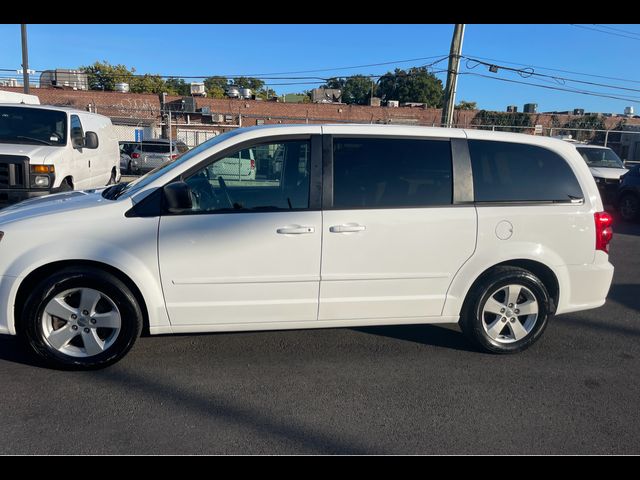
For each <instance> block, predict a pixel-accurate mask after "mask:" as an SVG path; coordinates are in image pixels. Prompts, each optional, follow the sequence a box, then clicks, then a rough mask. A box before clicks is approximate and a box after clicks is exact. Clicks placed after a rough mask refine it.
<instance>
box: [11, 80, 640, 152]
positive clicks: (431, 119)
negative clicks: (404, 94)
mask: <svg viewBox="0 0 640 480" xmlns="http://www.w3.org/2000/svg"><path fill="white" fill-rule="evenodd" d="M0 88H1V89H3V90H7V91H14V92H20V91H21V88H17V87H0ZM31 93H32V94H34V95H37V96H38V97H39V98H40V102H41V103H42V104H48V105H61V106H70V107H75V108H79V109H83V110H90V111H96V112H98V113H101V114H103V115H106V116H108V117H110V118H111V119H112V121H113V123H114V125H116V127H117V128H118V129H119V132H120V134H119V136H121V137H122V140H132V139H133V131H134V130H135V129H140V128H142V129H145V137H146V138H148V135H152V136H167V135H168V130H169V128H170V129H171V136H172V137H173V138H181V139H183V140H186V141H187V144H189V145H191V146H192V145H194V144H197V143H200V142H201V141H202V140H204V139H206V138H209V137H211V136H213V135H217V134H219V133H221V132H224V131H227V130H231V129H234V128H238V127H247V126H254V125H261V124H277V123H343V122H346V123H351V122H353V123H389V124H407V125H426V126H436V125H438V124H439V123H440V117H441V110H440V109H435V108H424V107H421V106H418V107H399V108H394V107H386V106H385V107H383V106H360V105H346V104H335V103H330V104H322V103H278V102H271V101H259V100H242V99H212V98H203V97H193V101H195V108H187V110H184V111H177V110H174V111H172V115H171V127H169V122H168V118H167V116H166V115H163V111H162V95H156V94H137V93H119V92H102V91H95V90H90V91H79V90H64V89H55V88H34V89H33V90H32V92H31ZM183 98H184V97H178V96H170V95H167V96H165V98H164V101H165V102H166V105H172V106H173V107H172V108H175V106H176V105H179V104H180V103H181V101H182V100H183ZM186 98H187V99H190V98H192V97H186ZM191 101H192V100H188V101H187V103H190V102H191ZM189 107H190V106H189ZM476 113H477V112H476V111H473V110H456V111H455V113H454V124H455V125H456V126H459V127H468V126H470V125H472V121H473V119H474V117H475V116H476ZM521 115H522V114H521ZM528 115H531V116H532V117H533V118H532V119H531V121H530V123H531V125H541V126H542V127H543V129H545V131H548V129H549V128H552V127H553V128H556V129H557V128H558V125H562V124H565V123H567V122H569V121H571V120H572V119H575V118H577V117H578V116H573V115H569V114H554V115H552V114H544V113H535V114H528ZM602 121H603V123H604V126H605V128H607V129H614V128H615V127H616V126H617V125H619V122H620V121H621V118H618V117H613V116H610V117H602ZM625 123H626V124H627V125H630V126H631V125H639V126H640V119H636V118H625ZM522 131H523V133H533V131H534V129H533V127H531V128H525V129H522ZM147 132H149V133H147Z"/></svg>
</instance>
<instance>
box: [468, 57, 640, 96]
mask: <svg viewBox="0 0 640 480" xmlns="http://www.w3.org/2000/svg"><path fill="white" fill-rule="evenodd" d="M463 57H464V58H466V59H467V68H469V69H473V68H475V67H477V66H478V65H485V66H487V67H497V68H498V69H502V70H507V71H511V72H516V73H518V74H519V75H520V76H521V77H523V78H527V77H531V76H535V77H543V78H547V79H551V80H553V81H556V83H560V84H562V85H564V82H573V83H581V84H584V85H592V86H594V87H605V88H613V89H615V90H624V91H628V92H640V89H638V88H628V87H621V86H618V85H610V84H606V83H598V82H588V81H586V80H577V79H574V78H568V77H559V76H555V75H546V74H544V73H537V72H535V71H534V70H533V68H531V67H528V68H527V69H524V70H523V69H517V68H511V67H505V66H502V65H493V64H490V63H487V62H483V61H481V60H478V59H475V58H471V57H467V56H464V55H463ZM469 61H471V62H476V65H474V66H473V67H469V66H468V62H469Z"/></svg>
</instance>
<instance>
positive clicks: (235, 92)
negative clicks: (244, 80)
mask: <svg viewBox="0 0 640 480" xmlns="http://www.w3.org/2000/svg"><path fill="white" fill-rule="evenodd" d="M227 97H229V98H239V97H240V89H239V88H238V87H234V86H231V87H227Z"/></svg>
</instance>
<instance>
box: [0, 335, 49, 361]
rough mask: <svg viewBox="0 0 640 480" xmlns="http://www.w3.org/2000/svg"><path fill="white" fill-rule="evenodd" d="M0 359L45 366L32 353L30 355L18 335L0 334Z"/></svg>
mask: <svg viewBox="0 0 640 480" xmlns="http://www.w3.org/2000/svg"><path fill="white" fill-rule="evenodd" d="M0 360H5V361H8V362H13V363H19V364H22V365H29V366H31V367H40V368H46V367H45V366H44V364H42V363H40V362H39V361H38V360H37V358H35V356H34V355H31V353H30V352H29V351H28V350H27V347H26V346H25V345H24V344H23V343H22V342H21V341H20V340H19V339H18V337H15V336H13V335H0Z"/></svg>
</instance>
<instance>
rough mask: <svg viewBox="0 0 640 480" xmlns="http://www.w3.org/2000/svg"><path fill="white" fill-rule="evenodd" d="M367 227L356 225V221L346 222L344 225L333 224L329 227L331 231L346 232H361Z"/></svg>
mask: <svg viewBox="0 0 640 480" xmlns="http://www.w3.org/2000/svg"><path fill="white" fill-rule="evenodd" d="M366 229H367V227H365V226H364V225H358V224H357V223H347V224H344V225H334V226H332V227H329V231H330V232H331V233H348V232H362V231H363V230H366Z"/></svg>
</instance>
